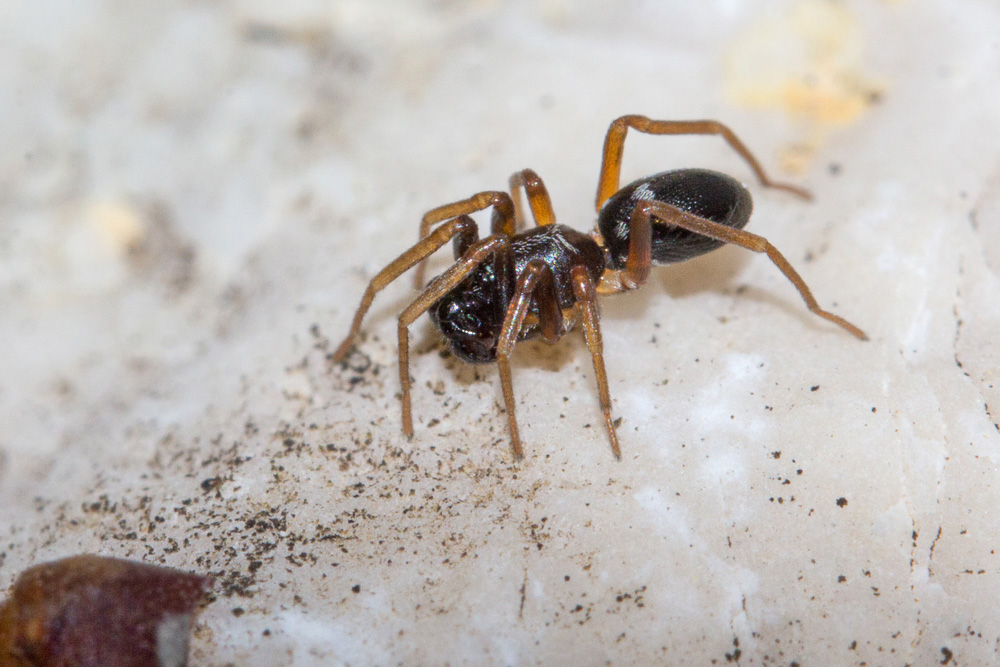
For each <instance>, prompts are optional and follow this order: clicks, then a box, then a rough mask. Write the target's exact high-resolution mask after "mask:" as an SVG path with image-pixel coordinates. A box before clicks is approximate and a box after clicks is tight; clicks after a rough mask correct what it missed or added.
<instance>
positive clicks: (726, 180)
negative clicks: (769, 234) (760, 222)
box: [597, 169, 753, 269]
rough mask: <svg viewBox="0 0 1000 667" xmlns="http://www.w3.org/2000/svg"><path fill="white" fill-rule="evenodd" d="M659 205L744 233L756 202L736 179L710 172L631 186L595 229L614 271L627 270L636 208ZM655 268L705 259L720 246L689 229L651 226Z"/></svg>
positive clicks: (683, 172) (667, 174)
mask: <svg viewBox="0 0 1000 667" xmlns="http://www.w3.org/2000/svg"><path fill="white" fill-rule="evenodd" d="M642 201H660V202H664V203H666V204H670V205H672V206H676V207H677V208H679V209H682V210H684V211H688V212H689V213H694V214H695V215H698V216H701V217H703V218H707V219H709V220H712V221H713V222H718V223H720V224H723V225H726V226H727V227H732V228H734V229H742V228H743V227H744V226H746V224H747V221H748V220H749V219H750V212H751V211H752V210H753V201H752V200H751V199H750V193H749V192H747V189H746V188H745V187H743V185H742V184H741V183H740V182H739V181H737V180H736V179H735V178H733V177H732V176H728V175H726V174H721V173H719V172H717V171H711V170H709V169H678V170H676V171H664V172H661V173H659V174H655V175H653V176H648V177H646V178H641V179H639V180H637V181H633V182H632V183H629V184H628V185H626V186H625V187H623V188H622V189H621V190H619V191H618V192H616V193H615V194H614V195H612V196H611V197H610V198H609V199H608V200H607V201H606V202H605V203H604V206H603V207H602V208H601V212H600V213H599V214H598V216H597V226H598V229H600V231H601V235H602V236H603V237H604V243H605V246H606V247H607V249H608V256H609V265H610V268H612V269H623V268H625V261H626V259H627V258H628V243H629V239H628V233H629V227H628V223H629V219H630V218H631V216H632V210H633V209H634V208H635V206H636V204H638V203H639V202H642ZM652 231H653V238H652V246H653V247H652V259H653V263H654V264H671V263H674V262H683V261H684V260H686V259H691V258H692V257H697V256H698V255H703V254H705V253H706V252H709V251H710V250H715V249H716V248H718V247H719V246H721V245H722V241H716V240H714V239H710V238H707V237H704V236H700V235H698V234H695V233H693V232H689V231H687V230H685V229H680V228H677V227H672V226H669V225H666V224H663V223H661V222H659V221H658V220H654V221H653V230H652Z"/></svg>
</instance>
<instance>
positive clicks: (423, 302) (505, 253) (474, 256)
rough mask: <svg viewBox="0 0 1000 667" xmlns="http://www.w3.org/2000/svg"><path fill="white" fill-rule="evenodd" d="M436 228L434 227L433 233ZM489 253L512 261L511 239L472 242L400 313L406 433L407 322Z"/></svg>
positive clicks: (406, 427) (407, 426)
mask: <svg viewBox="0 0 1000 667" xmlns="http://www.w3.org/2000/svg"><path fill="white" fill-rule="evenodd" d="M449 224H450V223H449ZM444 226H445V225H442V227H444ZM438 229H441V227H439V228H438ZM437 231H438V230H434V233H435V234H436V233H437ZM491 256H493V257H494V259H495V261H496V262H498V263H503V264H507V263H511V264H512V263H513V258H512V256H511V252H510V239H509V238H507V237H506V236H505V235H503V234H495V235H493V236H489V237H487V238H485V239H483V240H482V241H478V242H477V243H474V244H473V245H472V246H471V247H470V248H469V249H468V250H467V251H466V252H465V254H464V255H462V257H461V258H459V260H458V261H457V262H455V263H454V264H452V266H451V267H450V268H449V269H448V270H447V271H445V272H444V273H442V274H441V275H440V276H438V277H437V278H435V279H434V280H432V281H431V283H430V284H429V285H428V286H427V288H426V289H425V290H424V291H423V293H422V294H421V295H420V296H419V297H417V298H416V299H415V300H414V301H413V303H411V304H410V305H409V306H407V307H406V310H404V311H403V312H402V313H401V314H400V315H399V322H398V332H399V382H400V385H401V386H402V392H401V396H400V398H401V400H402V403H403V433H405V434H406V435H407V437H410V436H412V435H413V417H412V413H411V409H410V331H409V326H410V325H411V324H413V322H414V321H415V320H416V319H417V318H418V317H420V316H421V315H422V314H424V312H426V311H427V309H428V308H430V307H431V306H433V305H434V304H435V303H437V301H438V300H440V299H441V297H443V296H444V295H445V294H447V293H448V292H450V291H451V290H452V289H454V288H455V286H456V285H458V284H459V283H460V282H462V281H463V280H464V279H465V278H466V277H467V276H468V275H469V274H470V273H472V272H473V271H475V270H476V267H478V266H479V265H480V264H482V263H483V262H485V261H486V260H487V259H489V258H490V257H491Z"/></svg>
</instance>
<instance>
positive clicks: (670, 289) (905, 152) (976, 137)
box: [0, 0, 1000, 665]
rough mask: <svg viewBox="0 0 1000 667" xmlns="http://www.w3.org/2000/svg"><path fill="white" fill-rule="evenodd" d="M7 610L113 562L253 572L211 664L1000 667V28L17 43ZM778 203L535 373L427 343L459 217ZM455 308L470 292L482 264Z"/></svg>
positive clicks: (291, 22) (0, 408) (78, 34)
mask: <svg viewBox="0 0 1000 667" xmlns="http://www.w3.org/2000/svg"><path fill="white" fill-rule="evenodd" d="M0 16H2V19H3V20H0V118H3V119H4V120H3V122H2V123H0V148H2V150H0V313H2V316H0V341H2V345H0V586H2V587H6V586H7V585H9V584H10V583H11V582H12V581H13V579H14V578H15V576H16V574H17V573H18V572H19V571H21V570H22V569H24V568H26V567H28V566H30V565H32V564H34V563H36V562H40V561H43V560H48V559H53V558H57V557H61V556H65V555H69V554H74V553H80V552H96V553H103V554H108V555H116V556H124V557H131V558H135V559H140V560H144V561H146V562H151V563H164V564H168V565H172V566H175V567H180V568H185V569H190V570H195V571H198V572H202V573H211V574H213V575H214V576H215V577H216V578H217V583H216V587H215V596H216V597H215V599H214V601H213V602H212V603H211V604H209V605H208V606H207V607H206V609H205V610H204V611H203V612H202V613H201V615H200V616H199V621H198V626H197V629H196V632H195V637H194V639H193V647H192V662H193V663H194V664H199V665H222V664H240V665H273V664H297V665H311V664H316V665H326V664H331V663H351V664H391V663H405V664H440V663H444V662H450V663H456V664H466V663H484V662H491V663H503V664H515V663H522V664H524V663H526V664H531V663H548V664H555V663H561V664H596V663H602V662H610V663H618V664H708V663H709V662H710V661H714V662H715V663H716V664H721V663H724V662H726V661H730V660H737V659H738V660H739V662H740V663H741V664H793V663H797V664H802V665H808V664H855V663H858V664H860V663H866V664H929V663H931V662H933V661H947V660H952V661H953V663H954V664H964V665H969V664H986V663H992V662H995V661H996V660H997V651H998V648H997V647H998V646H1000V620H998V619H1000V613H998V612H1000V609H998V606H1000V603H998V601H997V600H998V599H997V595H996V591H997V587H998V585H1000V556H998V554H997V551H996V550H997V548H998V536H1000V515H998V514H997V512H996V511H995V508H996V507H997V506H998V505H1000V475H998V469H997V465H998V459H1000V432H998V427H997V422H998V421H1000V382H998V375H997V372H998V371H997V368H998V364H997V359H998V350H997V343H996V332H997V325H998V323H1000V279H998V271H1000V124H998V122H997V119H998V118H1000V90H998V88H997V86H996V82H997V72H1000V40H998V37H997V35H998V34H1000V32H998V26H1000V7H998V6H997V4H996V3H995V2H991V1H990V0H978V1H977V0H969V1H967V2H963V3H952V2H947V1H946V0H900V1H897V2H889V1H885V2H845V3H836V4H833V3H826V2H822V1H821V0H793V1H789V2H785V1H781V0H774V1H771V2H766V3H736V2H731V1H728V0H716V1H713V2H699V3H680V2H664V3H652V2H623V3H599V2H594V1H588V2H574V3H570V2H563V1H559V0H547V1H545V2H540V3H532V2H510V3H501V2H495V1H488V0H484V1H479V2H473V3H455V2H429V1H428V2H410V1H406V2H404V1H399V2H388V1H386V2H366V1H363V0H343V1H341V2H336V3H320V2H313V1H310V0H295V1H293V2H283V3H270V2H263V1H258V2H243V3H206V2H188V3H174V4H172V5H171V4H163V3H156V2H149V1H140V0H134V1H133V2H129V3H116V2H111V1H110V0H73V1H72V2H70V1H67V0H62V1H59V0H49V2H45V3H34V2H27V1H26V0H7V2H5V3H4V4H3V6H2V7H0ZM623 113H643V114H646V115H649V116H654V117H659V118H677V119H684V118H716V119H720V120H722V121H724V122H726V123H728V124H729V125H730V126H731V127H732V128H734V129H735V130H736V131H737V132H738V133H739V135H740V136H741V137H742V138H743V139H744V141H745V142H746V143H747V144H748V145H749V146H750V147H751V148H752V149H753V150H754V151H755V152H756V154H757V156H758V157H759V158H760V159H761V161H762V162H763V163H764V164H765V166H766V168H767V169H769V171H770V172H771V173H772V174H773V175H774V176H775V177H779V178H781V179H785V180H792V181H795V182H798V183H802V184H804V185H806V186H807V187H809V188H810V189H811V190H812V191H813V193H814V194H815V200H814V201H813V202H811V203H803V202H801V201H799V200H797V199H795V198H794V197H791V196H788V195H787V194H784V193H781V192H774V191H766V190H764V189H763V188H761V187H759V185H757V184H756V183H755V182H753V181H752V174H751V173H750V172H749V170H748V169H747V168H746V166H745V165H744V164H743V163H742V162H741V161H740V160H739V159H738V157H736V156H735V155H733V154H732V152H731V151H730V150H729V149H728V148H727V147H726V146H725V145H724V143H723V142H722V141H721V140H719V139H717V138H711V137H701V138H660V137H643V136H641V135H635V134H633V135H631V136H630V138H629V141H628V143H627V149H626V157H625V169H624V175H625V177H626V178H634V177H638V176H641V175H645V174H649V173H653V172H655V171H659V170H663V169H669V168H676V167H684V166H703V167H711V168H716V169H721V170H725V171H727V172H729V173H732V174H734V175H736V176H737V177H739V178H741V179H743V180H745V181H747V182H748V184H749V186H750V189H751V191H752V192H753V194H754V196H755V205H756V211H755V216H754V219H753V220H752V222H751V225H750V229H751V230H752V231H755V232H756V233H758V234H762V235H765V236H767V237H768V238H769V239H770V240H771V241H772V242H773V243H774V244H775V245H776V246H777V247H778V248H779V249H781V250H782V251H783V252H785V254H786V255H787V256H788V257H789V259H790V260H791V261H792V262H793V264H795V265H796V266H797V267H798V268H799V269H800V272H801V273H802V275H803V276H804V278H805V279H806V280H807V282H808V283H809V284H810V286H811V287H812V289H813V291H814V292H815V294H816V296H817V298H818V300H819V301H820V302H821V304H823V305H826V306H829V307H831V308H832V309H833V310H835V311H836V312H838V313H840V314H842V315H843V316H845V317H847V318H849V319H851V320H852V321H854V322H856V323H858V324H859V325H860V326H862V327H863V328H864V329H866V330H867V332H868V333H869V335H870V336H871V341H870V342H867V343H860V342H858V341H856V340H854V339H852V338H851V337H850V336H848V335H847V334H845V333H844V332H842V331H840V330H838V329H837V328H835V327H834V326H832V325H829V324H828V323H826V322H824V321H822V320H820V319H818V318H815V317H814V316H812V315H810V314H809V313H808V311H807V310H806V309H805V308H804V307H803V305H802V303H801V301H800V300H799V298H798V296H797V295H796V293H795V291H794V289H793V288H792V287H791V286H790V285H789V284H788V283H787V282H786V281H785V279H784V278H783V277H782V276H781V275H780V273H779V272H778V271H777V270H776V269H775V268H774V267H773V266H772V265H771V264H770V263H769V262H768V261H767V259H766V258H764V257H759V256H753V255H751V254H750V253H748V252H746V251H742V250H739V249H734V248H726V249H723V250H721V251H719V252H716V253H713V254H711V255H708V256H706V257H704V258H700V259H698V260H694V261H692V262H689V263H687V264H684V265H680V266H676V267H670V268H664V269H658V270H656V272H655V273H654V275H653V277H652V279H651V281H650V283H649V284H648V285H647V286H646V287H645V288H644V289H643V290H642V291H640V292H637V293H633V294H631V295H628V296H621V297H617V298H609V299H607V300H605V301H604V302H603V331H604V337H605V344H606V350H607V362H608V369H609V374H610V382H611V393H612V396H613V398H614V400H615V416H616V417H621V418H622V423H621V426H620V428H619V435H620V437H621V441H622V447H623V450H624V457H623V460H622V461H621V462H616V461H615V460H614V459H613V458H612V456H611V453H610V450H609V447H608V444H607V441H606V437H605V434H604V432H603V430H602V428H601V423H600V411H599V409H598V406H597V398H596V390H595V388H594V383H593V373H592V369H591V367H590V359H589V356H588V354H587V351H586V347H585V346H584V345H583V342H582V340H581V339H580V337H579V336H578V335H575V334H574V335H572V336H570V337H568V338H567V339H564V340H563V341H562V342H561V343H560V345H558V346H556V347H548V346H545V345H543V344H527V345H523V346H521V347H520V348H518V352H517V354H516V357H515V371H514V373H515V376H514V384H515V390H516V391H517V395H518V401H519V405H518V417H519V419H520V423H521V428H522V435H523V436H524V440H525V447H526V454H527V455H526V458H525V460H524V461H522V462H520V463H518V464H514V463H513V462H512V460H511V456H510V451H509V444H508V438H507V430H506V420H505V417H504V415H503V414H502V413H501V411H500V409H499V405H500V403H501V399H500V390H499V386H498V380H497V376H496V371H495V369H494V368H493V367H481V368H473V367H469V366H466V365H463V364H461V363H460V362H458V361H457V360H455V359H454V358H451V357H447V356H443V355H442V354H439V353H438V352H439V351H440V349H441V348H440V347H439V346H438V342H437V340H438V339H437V337H436V335H435V334H434V333H433V331H432V329H431V327H430V325H429V324H427V323H426V322H425V321H423V320H422V321H421V323H420V324H419V325H418V326H416V327H414V334H413V338H414V340H415V342H416V347H417V350H418V352H417V353H416V354H415V355H414V358H413V364H412V374H413V376H414V377H415V378H416V383H415V395H414V409H415V415H416V421H417V424H416V433H415V436H414V438H413V440H412V441H407V439H406V438H405V437H404V436H403V435H402V434H401V432H400V429H399V415H398V410H399V406H398V399H397V396H396V394H397V392H398V380H397V378H396V359H395V354H396V353H395V315H396V314H397V313H398V312H399V311H401V310H402V308H403V307H404V306H405V304H406V303H407V302H408V300H409V299H412V298H413V292H412V291H411V288H410V286H409V283H408V282H407V281H405V280H401V281H400V283H399V284H395V285H393V286H392V287H391V288H390V289H388V290H386V292H385V293H384V294H383V295H381V296H380V298H379V299H378V300H377V302H376V304H375V308H374V309H373V311H372V312H371V315H370V316H369V318H368V320H367V323H366V332H367V337H366V339H365V340H364V341H363V343H362V344H361V345H360V347H359V353H358V354H356V355H355V356H353V357H352V360H351V364H350V367H349V368H343V367H337V366H335V365H333V364H332V363H331V362H330V361H329V359H328V354H329V353H330V352H331V351H332V349H333V346H335V345H336V344H337V343H338V342H339V341H340V339H341V337H342V336H343V335H344V334H345V332H346V330H347V326H348V323H349V320H350V317H351V316H352V314H353V310H354V308H355V306H356V304H357V300H358V299H359V298H360V295H361V292H362V291H363V289H364V286H365V284H366V282H367V280H368V279H369V278H370V277H371V276H372V275H374V273H375V272H376V271H377V270H378V269H380V268H381V267H382V266H384V265H385V264H386V263H388V262H389V261H390V260H391V259H392V258H394V257H395V256H396V255H397V254H398V253H400V252H401V251H402V250H403V249H405V248H406V247H408V245H409V244H411V243H412V242H413V241H414V240H415V239H416V235H417V221H418V219H419V216H420V215H421V214H422V213H423V212H424V211H425V210H427V209H429V208H431V207H433V206H436V205H438V204H441V203H444V202H448V201H453V200H456V199H459V198H463V197H465V196H468V195H469V194H471V193H473V192H476V191H479V190H485V189H496V188H501V187H503V186H504V184H505V183H506V179H507V176H508V175H509V174H510V173H511V172H513V171H514V170H516V169H520V168H522V167H526V166H531V167H533V168H534V169H536V170H537V171H538V172H539V173H540V174H541V175H542V176H543V177H544V178H545V179H546V183H547V185H548V187H549V190H550V192H551V194H552V196H553V200H554V203H555V206H556V211H557V214H558V216H559V219H560V221H561V222H564V223H567V224H571V225H573V226H575V227H577V228H579V229H588V228H589V227H590V226H591V225H592V223H593V217H594V215H593V208H592V202H593V189H594V185H595V183H596V176H597V171H598V166H599V163H600V149H601V142H602V140H603V136H604V132H605V130H606V128H607V125H608V123H609V122H610V121H611V120H612V119H613V118H615V117H616V116H618V115H621V114H623ZM441 254H442V257H440V258H438V259H437V260H436V261H435V264H434V266H435V268H436V269H441V268H443V267H444V266H446V265H447V263H448V259H447V257H444V255H445V254H446V253H441Z"/></svg>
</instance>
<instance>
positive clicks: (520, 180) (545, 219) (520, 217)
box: [510, 169, 556, 229]
mask: <svg viewBox="0 0 1000 667" xmlns="http://www.w3.org/2000/svg"><path fill="white" fill-rule="evenodd" d="M522 187H523V188H524V191H525V193H527V195H528V206H529V207H530V208H531V216H532V217H533V218H534V219H535V224H536V225H538V226H539V227H544V226H545V225H551V224H553V223H554V222H555V221H556V214H555V211H553V210H552V200H551V199H550V198H549V191H548V189H546V187H545V183H544V182H542V178H541V177H540V176H539V175H538V174H536V173H535V172H534V170H532V169H522V170H521V171H518V172H514V173H513V174H511V176H510V195H511V198H512V199H513V200H514V219H515V220H516V222H517V228H518V229H521V228H522V227H524V210H523V208H522V204H521V193H520V192H519V191H518V188H522Z"/></svg>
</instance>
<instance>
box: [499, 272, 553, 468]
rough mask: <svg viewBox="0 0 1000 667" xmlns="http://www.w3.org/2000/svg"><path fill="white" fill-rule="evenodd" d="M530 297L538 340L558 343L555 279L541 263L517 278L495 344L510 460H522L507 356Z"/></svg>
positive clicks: (521, 323) (512, 347)
mask: <svg viewBox="0 0 1000 667" xmlns="http://www.w3.org/2000/svg"><path fill="white" fill-rule="evenodd" d="M532 297H534V300H535V303H537V304H538V320H539V322H538V324H539V326H540V327H541V330H542V338H543V339H545V340H546V341H548V342H550V343H554V342H555V341H557V340H559V336H560V335H562V326H563V321H562V311H561V310H560V309H559V302H558V300H557V298H556V287H555V276H553V275H552V269H551V268H550V267H549V265H548V264H546V263H545V262H544V261H543V260H541V259H533V260H531V261H529V262H528V263H527V264H526V265H525V267H524V269H523V270H522V271H521V275H519V276H518V277H517V284H516V286H515V287H514V294H513V297H512V298H511V300H510V304H508V306H507V312H506V313H505V314H504V318H503V326H502V328H501V329H500V338H499V340H498V342H497V367H498V369H499V372H500V385H501V387H502V388H503V402H504V406H505V407H506V409H507V424H508V426H509V427H510V445H511V449H512V450H513V452H514V458H516V459H520V458H521V457H522V456H524V452H523V450H522V448H521V436H520V435H519V433H518V430H517V416H516V414H515V407H516V405H515V403H514V384H513V381H512V380H511V375H510V355H511V353H513V351H514V345H515V344H516V343H517V337H518V335H520V333H521V327H522V326H523V325H524V318H525V317H526V316H527V314H528V306H529V305H530V304H531V301H532Z"/></svg>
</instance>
